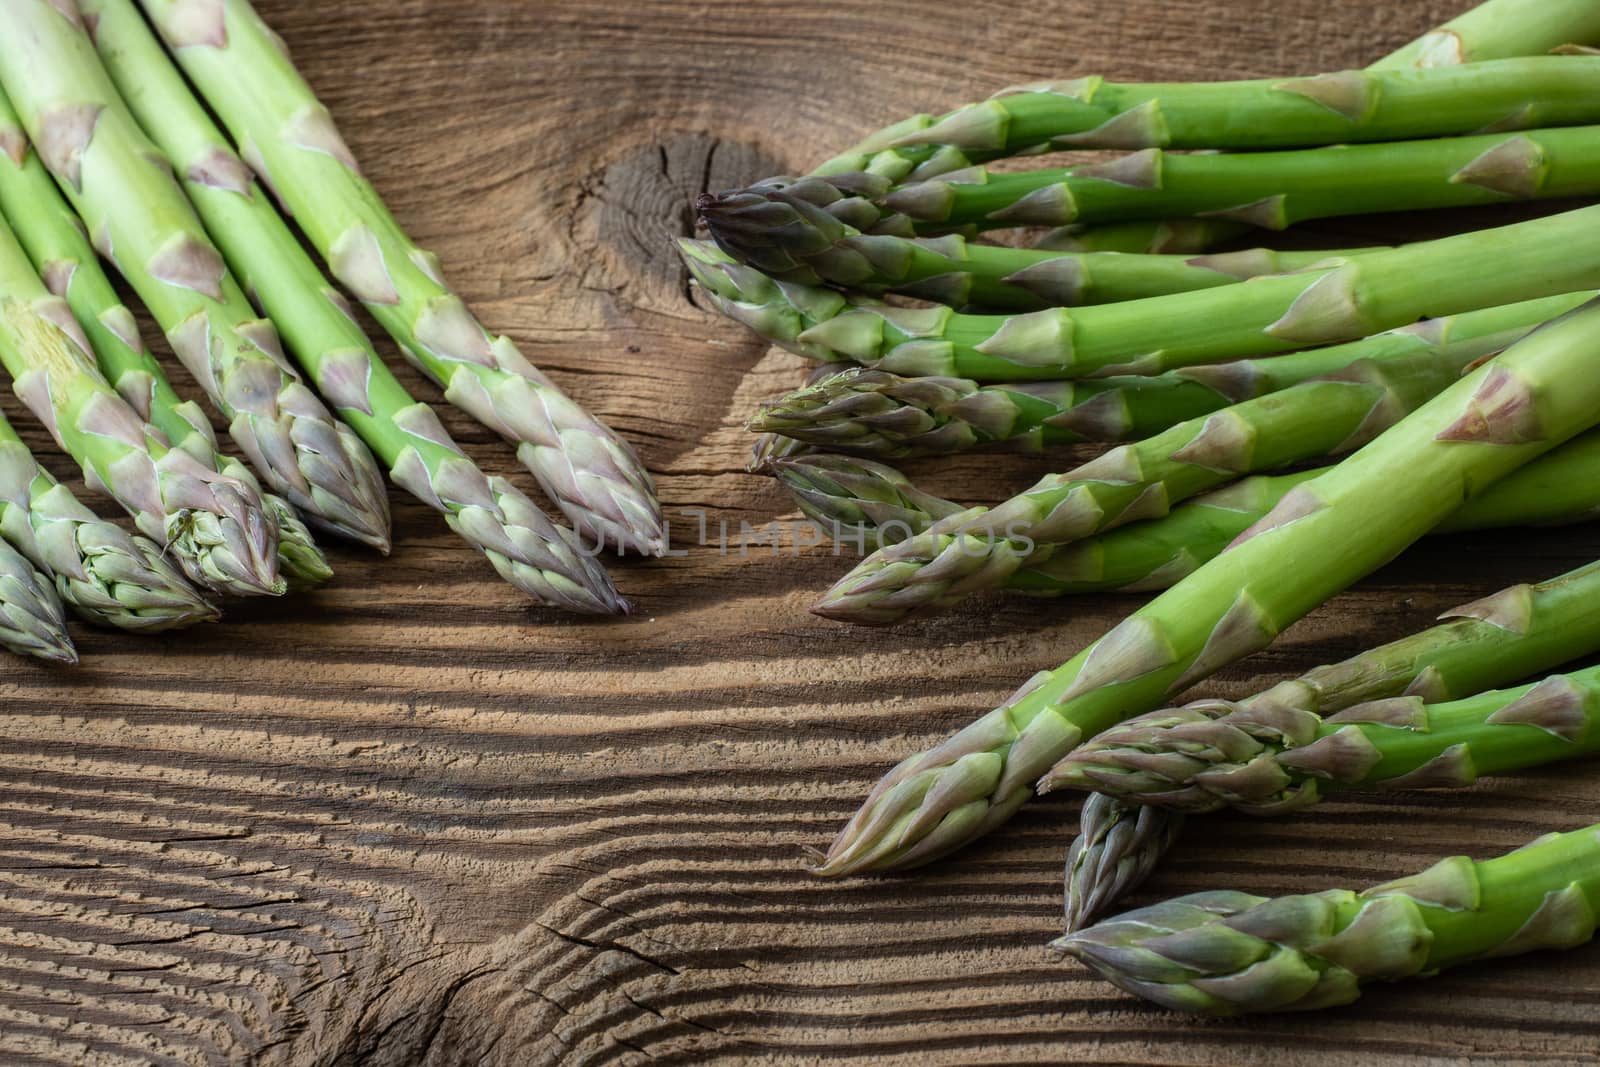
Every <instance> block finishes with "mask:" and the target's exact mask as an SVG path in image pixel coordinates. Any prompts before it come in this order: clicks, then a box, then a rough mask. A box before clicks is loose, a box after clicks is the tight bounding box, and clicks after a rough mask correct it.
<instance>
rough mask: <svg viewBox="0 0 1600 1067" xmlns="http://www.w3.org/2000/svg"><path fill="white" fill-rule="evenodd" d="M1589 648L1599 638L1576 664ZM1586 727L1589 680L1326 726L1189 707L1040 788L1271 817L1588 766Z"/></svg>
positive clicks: (1105, 744) (1394, 708)
mask: <svg viewBox="0 0 1600 1067" xmlns="http://www.w3.org/2000/svg"><path fill="white" fill-rule="evenodd" d="M1596 647H1600V639H1594V640H1591V641H1590V642H1589V647H1588V649H1587V652H1593V651H1594V649H1595V648H1596ZM1519 673H1525V672H1519ZM1597 726H1600V669H1597V668H1590V669H1588V670H1584V671H1577V672H1575V673H1572V674H1557V675H1552V676H1551V677H1549V678H1546V679H1545V680H1544V681H1542V682H1539V683H1537V684H1535V685H1524V686H1521V687H1519V688H1516V689H1501V690H1491V691H1489V692H1485V693H1478V694H1477V695H1475V696H1470V697H1466V698H1464V699H1461V700H1454V701H1443V700H1437V699H1428V698H1425V697H1424V696H1423V695H1422V694H1411V695H1408V696H1394V697H1386V698H1381V699H1375V700H1370V701H1367V702H1364V703H1360V704H1354V705H1352V706H1350V707H1348V708H1345V709H1344V710H1342V711H1339V712H1337V713H1335V714H1333V715H1328V716H1322V715H1317V714H1313V713H1309V712H1305V711H1295V710H1290V709H1285V708H1282V707H1278V706H1274V705H1272V704H1270V703H1269V702H1261V701H1258V702H1255V703H1254V704H1252V705H1251V706H1249V707H1236V706H1234V705H1231V704H1229V703H1227V702H1225V701H1200V702H1198V703H1195V704H1192V705H1190V706H1188V707H1185V708H1176V709H1173V710H1170V711H1161V712H1153V713H1151V714H1149V715H1141V716H1138V717H1137V718H1134V719H1130V720H1129V721H1128V722H1125V723H1123V724H1121V725H1120V726H1116V727H1113V728H1112V729H1110V730H1107V731H1106V732H1105V733H1103V734H1101V735H1100V736H1099V737H1097V738H1095V739H1094V740H1093V741H1091V742H1089V743H1088V744H1087V745H1084V746H1082V747H1081V748H1079V749H1078V750H1077V751H1075V752H1073V753H1072V754H1070V755H1069V756H1068V757H1067V758H1066V759H1064V760H1062V761H1061V762H1060V763H1057V764H1056V765H1055V766H1054V767H1053V768H1051V770H1050V772H1049V773H1048V774H1047V775H1045V777H1044V779H1043V781H1041V782H1040V790H1041V791H1042V792H1048V791H1049V790H1052V789H1084V790H1090V791H1099V792H1103V793H1107V794H1110V795H1112V796H1115V797H1116V798H1117V799H1118V800H1121V801H1124V802H1128V803H1134V804H1148V805H1153V806H1155V807H1162V808H1171V809H1173V810H1176V811H1181V812H1186V813H1191V814H1192V813H1197V812H1211V811H1218V810H1221V809H1223V808H1235V809H1237V810H1239V811H1244V812H1248V813H1250V814H1252V815H1281V814H1285V813H1287V812H1292V811H1298V810H1299V809H1301V808H1305V807H1309V806H1310V805H1312V804H1316V803H1317V802H1319V801H1320V800H1322V799H1323V798H1324V797H1325V796H1326V795H1327V794H1328V793H1330V792H1334V791H1337V790H1341V789H1357V788H1361V787H1363V786H1386V787H1388V788H1395V789H1438V788H1458V787H1463V786H1469V785H1471V784H1473V783H1474V782H1476V781H1477V780H1478V778H1479V777H1480V776H1481V775H1485V774H1504V773H1507V772H1509V771H1518V770H1525V769H1527V768H1530V767H1538V766H1542V765H1544V764H1546V763H1551V762H1554V761H1556V760H1564V759H1572V758H1575V757H1577V756H1586V755H1590V754H1592V753H1594V752H1595V751H1596V749H1597V748H1600V728H1597Z"/></svg>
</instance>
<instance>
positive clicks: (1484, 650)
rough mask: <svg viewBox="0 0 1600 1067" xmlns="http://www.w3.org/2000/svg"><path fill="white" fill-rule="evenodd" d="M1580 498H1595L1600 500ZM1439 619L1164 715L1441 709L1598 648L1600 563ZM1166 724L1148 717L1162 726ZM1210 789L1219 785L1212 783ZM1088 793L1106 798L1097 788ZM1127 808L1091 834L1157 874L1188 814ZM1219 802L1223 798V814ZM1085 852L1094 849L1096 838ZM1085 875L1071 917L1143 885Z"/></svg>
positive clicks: (1589, 448) (1106, 814)
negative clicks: (1399, 702)
mask: <svg viewBox="0 0 1600 1067" xmlns="http://www.w3.org/2000/svg"><path fill="white" fill-rule="evenodd" d="M1596 449H1600V434H1596V433H1594V432H1590V433H1587V434H1584V435H1583V436H1582V437H1580V438H1577V439H1575V440H1573V441H1570V442H1568V443H1567V444H1566V445H1563V446H1562V447H1561V448H1559V449H1557V450H1555V451H1554V452H1551V453H1550V454H1549V455H1547V456H1544V457H1542V458H1541V459H1538V460H1535V461H1534V462H1533V463H1531V464H1529V465H1528V466H1527V467H1524V468H1522V469H1521V470H1519V471H1517V472H1516V473H1514V474H1512V475H1510V476H1509V477H1507V478H1506V479H1504V480H1502V481H1500V482H1497V483H1496V484H1495V485H1494V486H1492V487H1491V488H1490V489H1489V490H1488V491H1486V492H1485V493H1484V495H1483V496H1480V497H1478V498H1476V499H1475V500H1473V501H1470V502H1469V503H1468V505H1467V507H1466V508H1464V509H1463V510H1462V511H1460V512H1457V515H1456V516H1455V517H1454V518H1453V519H1452V520H1447V525H1449V524H1453V523H1454V522H1459V521H1461V518H1462V517H1463V516H1464V515H1465V514H1466V513H1467V512H1470V511H1472V510H1474V509H1476V508H1478V507H1479V506H1481V505H1489V504H1490V503H1491V499H1492V498H1494V497H1496V496H1498V495H1500V494H1501V492H1502V491H1509V492H1506V493H1505V496H1506V498H1507V499H1510V500H1513V501H1514V500H1516V499H1517V498H1518V497H1519V496H1520V495H1521V494H1520V493H1519V492H1517V491H1513V485H1512V483H1513V482H1521V481H1525V482H1529V483H1536V482H1538V481H1540V480H1542V479H1541V478H1540V477H1539V476H1537V475H1536V474H1535V469H1536V468H1540V467H1547V466H1548V467H1550V468H1551V469H1552V472H1554V471H1556V470H1559V469H1560V468H1562V467H1563V466H1564V465H1567V464H1571V463H1574V462H1593V461H1594V460H1595V459H1600V455H1597V454H1596V451H1595V450H1596ZM1564 454H1565V455H1564ZM1594 483H1595V478H1594V475H1593V471H1592V468H1591V469H1590V470H1588V471H1584V470H1582V469H1577V468H1574V467H1569V468H1568V470H1567V471H1566V473H1565V476H1564V477H1562V478H1561V480H1560V481H1558V482H1555V483H1554V484H1556V485H1558V486H1560V487H1562V488H1567V487H1573V486H1576V485H1583V484H1587V485H1593V484H1594ZM1580 492H1589V493H1590V494H1591V495H1594V494H1595V492H1596V491H1595V490H1580ZM1442 617H1443V618H1444V619H1446V620H1448V621H1446V622H1443V623H1441V624H1440V625H1438V626H1435V627H1433V628H1432V629H1430V630H1425V631H1423V632H1421V633H1417V634H1413V635H1411V636H1408V637H1404V638H1401V639H1400V640H1398V641H1394V642H1391V643H1390V644H1387V645H1384V646H1382V647H1381V648H1377V649H1373V650H1371V651H1368V652H1363V653H1362V654H1360V655H1358V656H1355V657H1354V658H1352V659H1349V660H1346V661H1344V662H1342V663H1336V664H1333V665H1330V666H1324V667H1318V668H1316V669H1315V670H1312V671H1310V672H1308V673H1307V674H1304V675H1302V676H1301V677H1299V678H1295V679H1292V680H1290V681H1286V682H1282V683H1280V684H1278V685H1276V686H1273V687H1272V688H1270V689H1268V690H1266V691H1265V692H1264V693H1260V694H1257V695H1256V696H1254V697H1250V698H1247V699H1245V700H1243V701H1238V702H1232V703H1229V702H1222V701H1202V702H1200V703H1198V704H1195V705H1192V706H1191V708H1190V709H1186V710H1184V711H1180V712H1177V713H1167V714H1178V715H1185V714H1191V713H1198V712H1197V709H1213V710H1214V711H1215V713H1216V714H1217V716H1218V721H1219V725H1224V724H1229V716H1231V715H1233V714H1237V715H1238V716H1239V722H1240V723H1241V724H1243V725H1248V724H1250V723H1252V722H1254V723H1270V722H1277V723H1284V724H1293V723H1312V724H1315V723H1318V722H1320V721H1321V720H1322V719H1324V718H1326V717H1329V716H1335V715H1337V714H1338V713H1341V712H1344V711H1345V710H1346V709H1349V708H1353V707H1357V706H1361V705H1372V704H1373V703H1374V702H1377V703H1378V704H1382V703H1383V702H1384V701H1388V700H1393V699H1395V698H1401V697H1406V696H1420V697H1423V698H1426V699H1427V700H1431V701H1433V702H1435V703H1439V702H1443V701H1449V700H1452V699H1456V698H1460V697H1465V696H1468V695H1471V694H1474V693H1480V692H1482V691H1483V690H1485V689H1488V688H1490V687H1493V686H1500V685H1505V684H1507V683H1509V682H1512V681H1515V680H1517V679H1518V678H1525V677H1528V676H1530V675H1537V674H1538V673H1540V672H1541V671H1545V670H1549V669H1550V668H1552V667H1555V666H1557V665H1559V664H1562V663H1566V662H1569V661H1571V660H1574V659H1578V658H1581V657H1586V656H1588V655H1590V654H1592V653H1593V652H1594V651H1595V650H1596V649H1600V563H1597V564H1591V565H1589V566H1586V567H1580V568H1579V569H1577V570H1575V571H1572V572H1570V573H1568V574H1565V575H1562V576H1560V577H1558V578H1555V579H1552V580H1550V581H1548V582H1544V583H1541V584H1539V585H1533V586H1527V585H1519V586H1513V587H1512V588H1510V589H1506V590H1503V591H1501V592H1500V593H1497V594H1495V595H1494V596H1492V597H1488V598H1486V599H1484V600H1481V601H1478V602H1476V603H1473V604H1468V605H1465V606H1464V607H1460V608H1457V609H1455V610H1454V611H1449V612H1446V613H1445V614H1444V616H1442ZM1162 714H1163V713H1156V714H1155V715H1152V716H1148V717H1146V718H1149V719H1156V718H1159V717H1161V716H1162ZM1134 721H1138V720H1134ZM1121 731H1122V728H1121V727H1113V728H1112V730H1111V731H1108V732H1107V734H1102V735H1101V736H1100V738H1097V739H1096V740H1095V741H1093V742H1090V745H1088V746H1085V748H1086V749H1093V750H1098V749H1099V748H1100V747H1101V742H1102V741H1105V740H1106V739H1107V738H1108V736H1109V735H1112V734H1120V733H1121ZM1190 751H1191V749H1189V748H1185V749H1184V754H1183V755H1182V757H1181V758H1182V759H1187V758H1188V753H1189V752H1190ZM1093 762H1094V761H1093V759H1092V758H1089V757H1088V755H1087V753H1086V752H1085V750H1084V749H1080V750H1078V752H1075V753H1073V754H1071V755H1069V756H1068V757H1067V758H1066V759H1065V760H1064V761H1063V762H1062V763H1059V764H1057V766H1056V768H1055V769H1053V770H1052V771H1051V772H1050V773H1049V774H1048V775H1047V776H1046V781H1047V782H1050V783H1052V784H1054V783H1055V780H1056V777H1057V776H1058V775H1059V776H1061V778H1062V784H1071V783H1072V782H1074V781H1077V780H1078V779H1080V778H1082V777H1083V776H1084V775H1085V774H1088V773H1089V768H1090V766H1091V765H1093ZM1146 762H1147V765H1148V767H1149V769H1150V770H1151V771H1152V772H1155V771H1159V770H1160V769H1161V766H1162V763H1161V761H1159V760H1151V761H1146ZM1096 773H1098V772H1096ZM1206 780H1207V781H1210V780H1212V779H1211V778H1210V776H1207V779H1206ZM1218 781H1219V782H1220V778H1219V779H1218ZM1090 788H1099V783H1098V782H1096V784H1095V785H1094V786H1092V787H1090ZM1196 796H1197V797H1198V796H1203V794H1196ZM1128 804H1129V802H1128V801H1125V800H1123V799H1111V798H1106V797H1099V798H1097V800H1096V803H1095V804H1094V806H1093V808H1092V812H1093V814H1094V820H1091V818H1090V812H1091V809H1090V807H1089V806H1088V805H1085V816H1084V819H1083V821H1084V823H1085V826H1086V829H1085V833H1086V834H1087V833H1089V832H1090V831H1091V830H1093V829H1094V826H1093V822H1094V821H1100V820H1116V821H1120V822H1122V823H1123V824H1124V825H1125V826H1127V827H1130V828H1131V827H1136V828H1137V832H1136V833H1135V832H1133V831H1132V830H1131V829H1130V830H1125V831H1124V832H1125V834H1127V835H1128V836H1129V838H1130V840H1129V841H1128V843H1127V846H1126V847H1127V848H1128V849H1129V850H1130V851H1132V852H1137V853H1138V854H1140V855H1141V857H1143V858H1146V859H1148V861H1149V863H1148V865H1147V866H1146V868H1145V869H1146V870H1148V869H1149V867H1153V866H1154V864H1155V862H1156V861H1157V860H1158V859H1159V857H1160V854H1161V853H1163V852H1165V851H1166V849H1167V848H1168V847H1169V846H1170V843H1171V841H1172V840H1174V839H1175V837H1176V833H1177V829H1176V824H1177V823H1179V822H1181V820H1182V818H1183V813H1182V811H1180V810H1173V809H1170V808H1160V809H1158V808H1153V807H1143V808H1142V810H1141V813H1140V817H1139V818H1138V819H1137V820H1135V819H1133V818H1132V815H1131V814H1130V813H1129V812H1128V810H1127V809H1128ZM1220 804H1221V801H1220V800H1219V801H1218V806H1220ZM1169 823H1170V824H1172V825H1170V826H1169V825H1168V824H1169ZM1084 847H1085V848H1086V849H1088V850H1090V851H1093V850H1094V849H1095V845H1094V843H1093V841H1092V839H1091V840H1090V841H1089V842H1087V843H1086V844H1085V846H1084ZM1084 870H1085V871H1086V872H1087V873H1086V875H1085V876H1084V877H1082V878H1080V879H1078V880H1077V881H1076V882H1072V883H1069V901H1068V907H1069V911H1071V910H1074V901H1081V902H1082V903H1080V904H1079V905H1078V907H1077V909H1076V910H1077V911H1078V912H1079V914H1085V913H1087V912H1088V911H1089V910H1091V909H1090V908H1089V906H1088V905H1089V902H1090V901H1094V902H1096V907H1097V908H1098V907H1102V906H1104V905H1105V904H1109V903H1110V902H1111V901H1112V900H1114V899H1115V898H1116V897H1117V896H1120V895H1121V894H1122V893H1123V892H1125V891H1127V890H1129V889H1132V888H1133V887H1134V885H1136V884H1137V883H1136V881H1134V880H1133V879H1129V878H1124V879H1120V880H1119V881H1118V882H1116V883H1115V884H1113V883H1111V882H1109V881H1105V882H1103V883H1099V884H1097V883H1096V881H1095V880H1094V879H1093V878H1091V877H1089V875H1090V874H1092V873H1093V872H1094V871H1095V870H1096V868H1095V867H1094V866H1091V865H1088V864H1085V865H1084Z"/></svg>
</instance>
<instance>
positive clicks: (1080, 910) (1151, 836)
mask: <svg viewBox="0 0 1600 1067" xmlns="http://www.w3.org/2000/svg"><path fill="white" fill-rule="evenodd" d="M1182 831H1183V816H1182V815H1180V814H1178V813H1176V812H1169V811H1162V810H1160V809H1157V808H1148V807H1130V806H1129V805H1126V804H1123V803H1121V802H1119V801H1117V800H1115V799H1113V798H1111V797H1108V796H1104V795H1102V794H1099V793H1095V794H1091V795H1090V796H1089V797H1088V798H1087V799H1086V800H1085V801H1084V802H1083V811H1082V812H1081V813H1080V814H1079V815H1078V836H1077V837H1076V838H1074V839H1073V842H1072V846H1071V847H1070V848H1069V849H1068V850H1067V867H1066V877H1065V882H1066V905H1065V911H1066V930H1067V932H1068V933H1069V934H1070V933H1072V932H1074V931H1077V930H1081V929H1083V928H1084V927H1085V926H1087V925H1089V923H1091V922H1093V921H1094V920H1095V919H1096V918H1098V917H1099V916H1100V915H1101V914H1102V913H1103V912H1104V911H1105V910H1106V909H1107V908H1108V907H1110V906H1111V905H1112V904H1114V903H1115V902H1116V901H1118V900H1120V899H1121V898H1122V897H1124V896H1126V895H1127V894H1128V893H1129V892H1131V891H1132V890H1133V889H1134V888H1135V887H1137V886H1138V885H1140V884H1141V883H1143V882H1144V880H1145V879H1146V878H1148V877H1149V876H1150V872H1151V871H1152V870H1154V869H1155V866H1156V864H1157V863H1159V862H1161V858H1162V857H1163V856H1165V855H1166V854H1167V853H1168V852H1169V851H1170V850H1171V848H1172V845H1173V843H1174V842H1176V841H1177V839H1178V835H1179V834H1180V833H1181V832H1182Z"/></svg>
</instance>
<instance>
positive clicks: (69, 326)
mask: <svg viewBox="0 0 1600 1067" xmlns="http://www.w3.org/2000/svg"><path fill="white" fill-rule="evenodd" d="M0 363H3V364H4V366H5V368H6V370H7V371H8V372H10V374H11V377H12V379H13V381H14V383H15V386H16V392H17V395H18V396H19V397H21V398H22V401H23V403H24V404H26V405H27V406H28V408H29V409H30V410H31V411H32V412H33V413H34V414H35V415H37V416H38V417H39V419H40V421H42V422H43V423H44V424H45V425H46V426H48V427H49V429H50V432H51V434H52V435H53V436H54V437H55V439H56V442H57V443H58V444H60V445H61V447H62V449H63V450H64V451H66V452H67V453H68V454H69V455H71V456H72V457H73V458H74V459H75V460H77V461H78V463H79V465H80V466H81V467H82V468H83V474H84V478H85V479H86V480H87V481H88V483H89V484H90V485H91V486H93V487H95V488H98V489H104V490H105V491H106V492H108V493H109V494H110V495H111V496H113V497H114V498H115V499H116V501H117V503H119V504H121V505H122V506H123V507H124V508H126V509H127V510H128V512H129V513H130V514H131V515H133V517H134V519H135V521H136V522H137V523H138V526H139V529H140V530H141V531H143V532H144V534H145V535H146V536H148V537H150V538H151V539H153V540H155V541H157V542H158V543H160V544H162V545H164V546H166V548H167V549H168V550H169V551H171V552H172V554H173V556H174V558H175V559H176V560H177V562H178V563H179V565H180V566H182V567H183V569H184V571H185V573H187V574H188V576H189V577H190V578H191V579H193V580H194V581H195V582H198V583H200V584H201V585H205V586H207V587H208V588H211V589H215V590H216V591H218V592H221V593H236V594H240V595H252V594H260V593H271V594H278V593H282V592H283V590H284V586H283V582H282V580H281V579H280V578H279V577H278V565H277V544H278V537H277V530H276V529H275V528H274V527H273V526H272V524H271V520H269V519H268V518H267V517H266V516H265V515H264V514H263V513H262V511H261V502H260V498H258V497H257V496H256V495H255V492H254V491H253V490H251V489H250V487H249V486H246V485H244V484H243V483H242V482H236V481H233V480H232V479H231V478H225V477H223V476H222V475H219V474H217V473H216V472H215V471H212V470H208V469H207V468H206V467H204V466H202V465H201V464H200V463H199V462H198V461H196V460H195V458H194V457H193V456H191V455H189V454H188V453H187V452H181V451H178V450H176V449H173V448H171V447H169V446H168V444H167V442H166V439H165V438H164V437H163V436H161V434H160V433H159V431H157V430H155V429H154V428H152V427H150V426H149V425H147V424H146V423H145V422H144V421H143V420H141V419H140V418H139V416H138V413H136V412H135V411H134V410H133V409H132V408H131V407H129V406H128V404H127V402H126V401H124V400H123V399H122V398H121V397H119V396H117V394H116V393H115V392H114V391H112V389H111V386H110V385H108V384H106V380H105V379H104V378H102V377H101V376H100V372H99V370H98V369H97V367H96V366H95V357H94V353H93V350H92V349H91V348H90V346H89V341H88V338H86V337H85V336H84V335H83V331H82V330H81V329H79V327H78V323H77V320H76V319H74V318H73V316H72V310H71V309H70V308H69V307H67V304H66V301H64V300H62V299H61V298H59V297H55V296H52V295H50V293H49V291H48V290H46V289H45V286H44V283H43V282H42V281H40V280H39V277H38V275H37V274H35V273H34V270H33V264H32V263H30V262H29V261H28V256H27V253H25V252H23V250H22V247H21V246H20V245H19V244H17V240H16V237H15V236H14V235H13V234H12V232H11V228H10V227H9V226H8V225H4V222H3V220H0Z"/></svg>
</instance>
